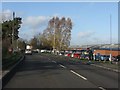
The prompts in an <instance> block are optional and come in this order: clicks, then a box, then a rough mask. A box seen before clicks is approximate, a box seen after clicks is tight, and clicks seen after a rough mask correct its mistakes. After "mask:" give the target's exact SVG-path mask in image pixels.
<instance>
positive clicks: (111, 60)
mask: <svg viewBox="0 0 120 90" xmlns="http://www.w3.org/2000/svg"><path fill="white" fill-rule="evenodd" d="M111 46H112V16H111V14H110V62H111V63H112V48H111Z"/></svg>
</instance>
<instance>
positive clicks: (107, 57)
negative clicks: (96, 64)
mask: <svg viewBox="0 0 120 90" xmlns="http://www.w3.org/2000/svg"><path fill="white" fill-rule="evenodd" d="M109 58H110V55H100V60H101V61H109Z"/></svg>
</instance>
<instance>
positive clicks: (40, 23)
mask: <svg viewBox="0 0 120 90" xmlns="http://www.w3.org/2000/svg"><path fill="white" fill-rule="evenodd" d="M49 19H50V17H49V16H28V17H26V18H24V19H23V21H22V27H21V30H20V33H19V34H20V36H21V37H23V38H25V39H27V40H30V38H32V37H33V36H35V35H36V34H38V33H40V32H42V31H43V30H44V29H45V28H46V27H47V24H48V21H49ZM24 35H27V36H28V37H26V36H24Z"/></svg>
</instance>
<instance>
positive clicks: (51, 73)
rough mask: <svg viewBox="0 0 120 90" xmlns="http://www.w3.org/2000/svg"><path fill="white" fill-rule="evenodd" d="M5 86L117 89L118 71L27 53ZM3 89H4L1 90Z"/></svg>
mask: <svg viewBox="0 0 120 90" xmlns="http://www.w3.org/2000/svg"><path fill="white" fill-rule="evenodd" d="M4 88H89V89H92V88H96V89H98V90H109V89H114V90H118V73H117V72H113V71H110V70H107V69H103V68H100V67H95V66H93V65H87V64H83V63H75V62H71V61H69V60H63V59H62V58H58V57H56V58H54V56H52V57H51V56H49V55H42V54H41V55H38V54H33V55H27V56H26V59H25V60H24V62H23V63H21V64H19V65H18V66H17V70H16V73H15V74H14V75H13V76H12V78H11V79H10V80H9V82H8V83H7V84H6V85H5V86H4ZM4 88H3V89H4Z"/></svg>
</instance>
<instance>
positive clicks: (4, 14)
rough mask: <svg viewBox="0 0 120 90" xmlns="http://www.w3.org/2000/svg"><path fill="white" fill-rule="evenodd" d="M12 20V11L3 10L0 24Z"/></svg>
mask: <svg viewBox="0 0 120 90" xmlns="http://www.w3.org/2000/svg"><path fill="white" fill-rule="evenodd" d="M11 19H12V11H11V10H9V9H7V10H3V11H2V14H0V22H3V21H6V20H11Z"/></svg>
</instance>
